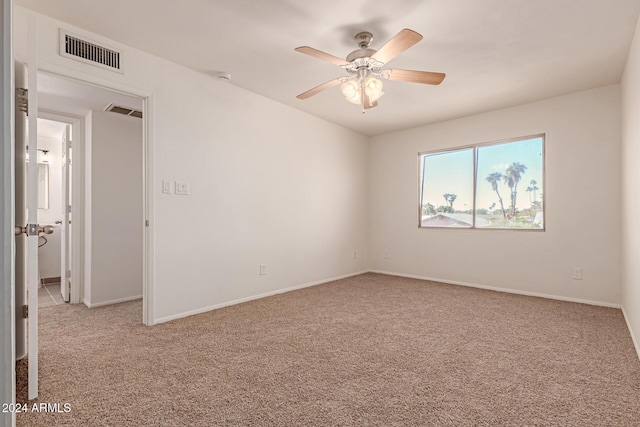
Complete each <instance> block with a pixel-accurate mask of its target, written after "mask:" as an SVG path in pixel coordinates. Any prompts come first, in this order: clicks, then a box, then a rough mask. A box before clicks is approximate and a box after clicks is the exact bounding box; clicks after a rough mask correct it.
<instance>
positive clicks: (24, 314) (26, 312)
mask: <svg viewBox="0 0 640 427" xmlns="http://www.w3.org/2000/svg"><path fill="white" fill-rule="evenodd" d="M22 318H23V319H27V318H29V306H28V305H23V306H22Z"/></svg>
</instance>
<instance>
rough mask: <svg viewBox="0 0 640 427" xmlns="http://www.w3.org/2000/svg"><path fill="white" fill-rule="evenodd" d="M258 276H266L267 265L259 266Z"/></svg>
mask: <svg viewBox="0 0 640 427" xmlns="http://www.w3.org/2000/svg"><path fill="white" fill-rule="evenodd" d="M260 275H261V276H266V275H267V264H260Z"/></svg>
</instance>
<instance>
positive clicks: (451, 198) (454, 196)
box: [442, 193, 458, 213]
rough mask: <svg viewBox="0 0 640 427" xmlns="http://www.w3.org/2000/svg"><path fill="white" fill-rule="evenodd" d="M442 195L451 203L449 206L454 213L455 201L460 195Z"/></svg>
mask: <svg viewBox="0 0 640 427" xmlns="http://www.w3.org/2000/svg"><path fill="white" fill-rule="evenodd" d="M442 197H444V199H445V200H446V201H447V203H449V207H450V208H451V212H452V213H453V202H455V201H456V199H457V198H458V196H457V195H456V194H449V193H447V194H443V195H442Z"/></svg>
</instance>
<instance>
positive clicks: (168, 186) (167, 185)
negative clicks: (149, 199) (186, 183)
mask: <svg viewBox="0 0 640 427" xmlns="http://www.w3.org/2000/svg"><path fill="white" fill-rule="evenodd" d="M162 193H163V194H171V193H173V182H171V181H162Z"/></svg>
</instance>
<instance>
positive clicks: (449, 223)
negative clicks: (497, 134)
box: [420, 135, 544, 229]
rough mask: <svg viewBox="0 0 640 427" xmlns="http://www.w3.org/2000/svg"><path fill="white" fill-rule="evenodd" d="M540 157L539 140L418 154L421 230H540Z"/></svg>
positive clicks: (541, 169) (541, 171)
mask: <svg viewBox="0 0 640 427" xmlns="http://www.w3.org/2000/svg"><path fill="white" fill-rule="evenodd" d="M543 151H544V136H541V135H540V136H533V137H525V138H522V139H516V140H513V141H508V142H498V143H495V144H481V145H478V146H473V147H468V146H467V147H462V148H459V149H451V150H448V151H440V152H431V153H428V154H421V155H420V173H421V175H420V202H421V203H422V206H421V214H422V215H421V218H420V224H421V226H426V227H466V228H470V227H475V228H508V229H520V228H523V229H542V228H544V218H543V204H544V203H543V202H544V200H543V195H542V191H541V188H543V179H544V176H543V170H544V165H543V161H544V155H543ZM523 187H524V188H526V191H527V193H528V198H529V200H528V202H529V203H526V202H524V203H523V200H522V197H518V196H519V194H518V192H519V190H520V189H521V188H523ZM443 198H444V200H445V202H446V203H442V199H443ZM454 202H455V203H457V205H456V206H457V209H456V210H454Z"/></svg>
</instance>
